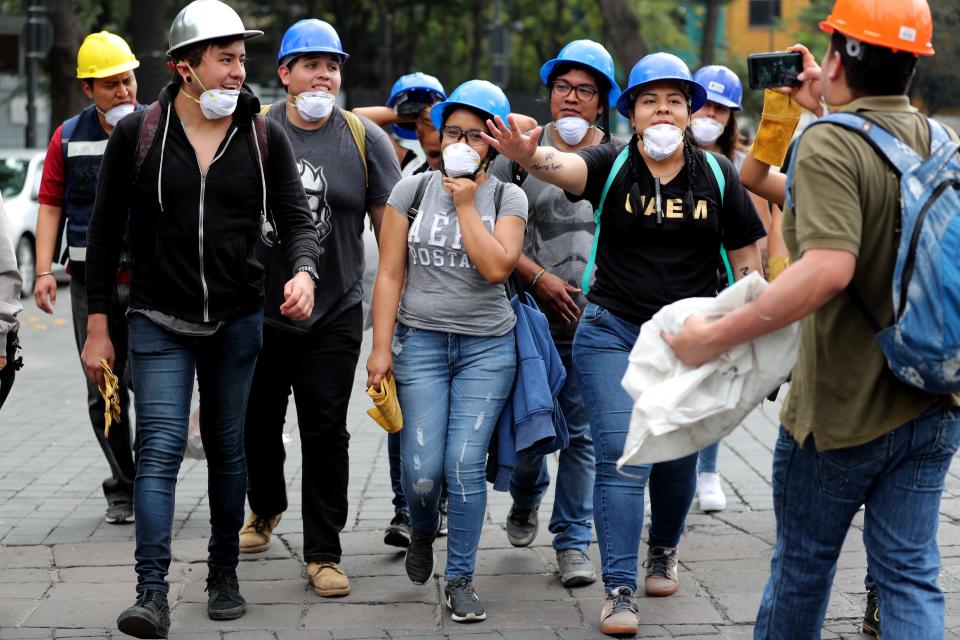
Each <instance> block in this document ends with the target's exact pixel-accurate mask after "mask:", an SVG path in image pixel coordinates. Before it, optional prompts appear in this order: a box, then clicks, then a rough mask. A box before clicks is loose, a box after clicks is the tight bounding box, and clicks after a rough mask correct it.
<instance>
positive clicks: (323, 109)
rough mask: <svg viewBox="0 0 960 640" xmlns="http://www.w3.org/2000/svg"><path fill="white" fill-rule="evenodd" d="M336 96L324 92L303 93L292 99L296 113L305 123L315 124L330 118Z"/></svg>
mask: <svg viewBox="0 0 960 640" xmlns="http://www.w3.org/2000/svg"><path fill="white" fill-rule="evenodd" d="M336 102H337V98H336V96H334V95H333V94H332V93H327V92H326V91H305V92H304V93H301V94H300V95H298V96H297V97H295V98H294V102H293V105H294V106H295V107H296V108H297V113H299V114H300V117H301V118H303V119H304V120H306V121H307V122H317V121H319V120H323V119H324V118H327V117H329V116H330V114H331V113H332V112H333V105H335V104H336Z"/></svg>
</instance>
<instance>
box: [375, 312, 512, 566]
mask: <svg viewBox="0 0 960 640" xmlns="http://www.w3.org/2000/svg"><path fill="white" fill-rule="evenodd" d="M392 351H393V372H394V377H395V378H396V381H397V396H398V399H399V400H400V410H401V411H402V412H403V430H402V431H400V446H401V459H402V470H401V483H402V484H403V492H404V494H405V495H406V497H407V504H408V505H409V507H410V521H411V524H412V526H413V531H414V532H415V533H418V534H421V535H433V534H434V533H435V532H436V530H437V519H438V518H439V504H440V493H441V488H442V485H443V481H444V480H446V483H447V491H448V496H449V497H448V503H447V505H448V506H447V509H448V511H447V518H448V528H449V533H448V538H447V568H446V571H445V572H444V577H445V578H446V580H447V581H450V580H454V579H456V578H459V577H461V576H469V577H473V572H474V566H475V564H476V557H477V547H478V545H479V544H480V531H481V528H482V527H483V517H484V513H485V512H486V508H487V480H486V460H487V450H488V449H489V446H490V438H491V437H492V436H493V431H494V427H495V426H496V424H497V419H498V418H499V417H500V412H501V410H502V409H503V407H504V405H505V404H506V401H507V397H508V396H509V394H510V392H511V389H512V387H513V377H514V374H515V373H516V367H517V352H516V343H515V341H514V336H513V331H510V332H509V333H507V334H506V335H503V336H496V337H476V336H465V335H459V334H453V333H442V332H437V331H427V330H423V329H414V328H410V327H407V326H405V325H402V324H399V323H398V324H397V329H396V334H395V336H394V339H393V347H392Z"/></svg>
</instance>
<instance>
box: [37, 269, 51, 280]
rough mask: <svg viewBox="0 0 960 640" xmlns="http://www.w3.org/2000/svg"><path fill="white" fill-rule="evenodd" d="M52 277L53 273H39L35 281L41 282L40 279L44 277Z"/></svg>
mask: <svg viewBox="0 0 960 640" xmlns="http://www.w3.org/2000/svg"><path fill="white" fill-rule="evenodd" d="M52 275H53V271H44V272H43V273H38V274H37V275H36V276H34V278H33V279H34V280H39V279H40V278H42V277H43V276H52Z"/></svg>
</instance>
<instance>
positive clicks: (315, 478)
mask: <svg viewBox="0 0 960 640" xmlns="http://www.w3.org/2000/svg"><path fill="white" fill-rule="evenodd" d="M348 58H349V56H348V55H347V53H346V52H345V51H344V50H343V47H342V45H341V42H340V37H339V36H338V35H337V32H336V30H335V29H334V28H333V26H332V25H330V24H329V23H327V22H324V21H322V20H317V19H306V20H300V21H299V22H297V23H295V24H294V25H292V26H291V27H290V28H289V29H287V32H286V33H285V34H284V36H283V40H282V42H281V44H280V50H279V52H278V54H277V67H278V69H277V74H278V75H279V76H280V81H281V82H282V83H283V85H284V88H285V89H286V90H287V99H286V100H282V101H279V102H277V103H275V104H273V105H270V106H268V107H265V109H264V110H265V113H266V117H267V120H268V121H272V122H275V123H276V124H277V125H279V126H280V127H282V129H283V131H284V133H286V138H288V139H289V141H290V145H291V146H292V148H293V155H294V158H295V159H296V162H297V168H298V170H299V182H300V184H299V185H297V186H298V187H300V188H301V189H302V190H303V191H305V192H306V196H307V204H308V206H309V209H310V215H311V217H312V221H313V226H314V230H315V233H316V234H318V236H319V238H320V246H321V256H320V258H319V260H318V262H317V267H318V269H317V272H315V273H313V274H311V275H312V276H313V277H314V278H315V280H316V283H317V284H316V303H315V304H314V308H313V313H312V314H311V315H310V317H308V318H306V319H304V320H301V321H298V322H292V321H290V320H288V319H287V318H285V317H282V316H279V315H277V314H273V313H267V314H266V316H265V318H264V327H263V348H262V349H261V351H260V356H259V358H258V359H257V366H256V370H255V372H254V376H253V384H252V385H251V389H250V399H249V402H248V405H247V413H246V429H245V445H246V451H247V475H248V484H247V498H248V500H249V503H250V510H251V513H250V515H249V517H248V519H247V522H246V526H245V527H244V528H243V530H242V531H241V533H240V550H241V551H242V552H245V553H253V552H258V551H262V550H264V549H266V548H267V547H268V546H269V544H270V542H271V534H272V531H273V529H274V527H276V526H277V524H278V523H279V522H280V517H281V515H282V514H283V512H284V511H285V510H286V509H287V495H286V482H285V480H284V474H283V463H284V459H285V452H284V445H283V426H284V418H285V416H286V413H287V402H288V398H289V396H290V392H291V390H292V391H293V395H294V399H295V400H296V405H297V421H298V426H299V429H300V441H301V449H302V455H303V460H304V464H303V501H302V513H303V558H304V560H305V561H306V563H307V577H308V580H309V582H310V585H311V587H312V588H313V590H314V591H315V592H316V594H317V595H319V596H321V597H335V596H344V595H346V594H348V593H349V592H350V581H349V580H348V578H347V576H346V575H345V573H344V572H343V569H342V568H341V567H340V561H341V555H342V549H341V545H340V531H341V530H342V529H343V527H344V526H345V525H346V521H347V515H348V501H347V485H348V480H349V471H350V469H349V456H348V444H349V440H350V436H349V433H348V432H347V408H348V405H349V401H350V393H351V391H352V389H353V378H354V373H355V370H356V366H357V361H358V359H359V357H360V342H361V336H362V333H363V311H362V304H361V302H362V297H363V286H362V276H363V256H364V247H363V240H362V232H363V226H364V223H365V218H366V216H367V212H369V215H370V219H371V221H372V223H373V226H374V230H375V231H376V232H379V229H380V220H381V217H382V216H383V212H384V208H385V207H386V201H387V197H388V196H389V195H390V190H391V189H393V186H394V184H396V182H397V180H399V179H400V170H399V167H398V165H397V159H396V155H395V154H394V152H393V149H392V148H391V147H390V142H389V140H388V136H387V134H386V132H384V131H383V130H382V129H381V128H380V127H378V126H376V125H375V124H374V123H372V122H370V121H369V120H367V119H366V118H363V117H360V116H356V115H354V114H353V113H351V112H349V111H346V110H342V109H340V108H339V107H337V106H336V99H337V95H338V94H339V92H340V83H341V77H340V67H341V65H342V64H344V63H345V62H346V61H347V59H348ZM279 249H280V248H279V247H277V246H274V233H273V229H272V225H271V224H270V221H269V220H268V219H265V220H264V221H263V233H262V234H261V238H260V242H259V243H258V246H257V251H258V255H259V256H260V259H261V262H263V264H264V265H265V266H266V267H267V269H266V274H265V281H266V297H267V299H268V300H271V299H276V298H278V297H279V296H281V295H282V286H283V283H282V282H281V281H280V280H279V279H278V278H277V274H278V273H279V271H280V260H281V258H282V255H283V252H282V251H280V250H279ZM320 273H322V274H323V278H322V279H320V278H319V277H318V276H319V274H320Z"/></svg>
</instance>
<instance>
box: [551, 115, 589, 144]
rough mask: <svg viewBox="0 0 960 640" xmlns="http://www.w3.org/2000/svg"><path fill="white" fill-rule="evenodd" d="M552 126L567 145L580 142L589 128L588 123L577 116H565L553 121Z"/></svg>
mask: <svg viewBox="0 0 960 640" xmlns="http://www.w3.org/2000/svg"><path fill="white" fill-rule="evenodd" d="M553 124H554V126H555V127H556V128H557V133H559V134H560V138H561V139H562V140H563V141H564V142H566V143H567V144H569V145H576V144H580V141H581V140H583V137H584V136H585V135H587V131H589V130H590V123H589V122H587V121H586V120H584V119H583V118H581V117H579V116H567V117H566V118H560V119H559V120H557V121H555V122H554V123H553Z"/></svg>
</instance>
